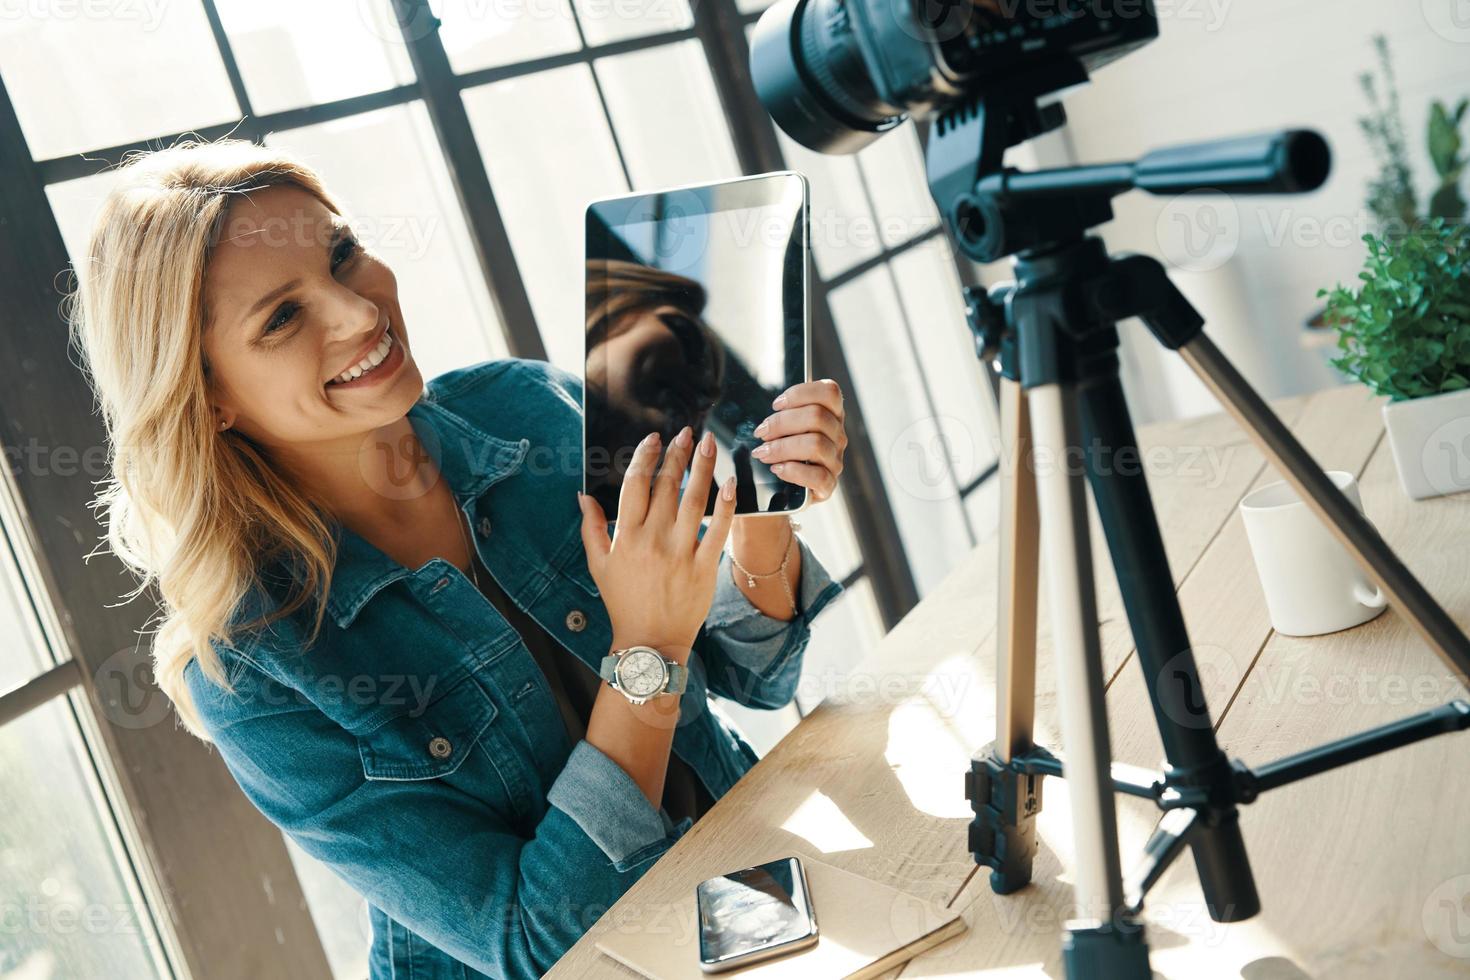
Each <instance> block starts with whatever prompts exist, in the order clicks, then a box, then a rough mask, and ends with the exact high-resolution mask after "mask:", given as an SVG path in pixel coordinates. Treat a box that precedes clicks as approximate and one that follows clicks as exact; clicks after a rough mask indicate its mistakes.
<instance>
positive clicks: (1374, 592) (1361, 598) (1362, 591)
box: [1353, 582, 1388, 609]
mask: <svg viewBox="0 0 1470 980" xmlns="http://www.w3.org/2000/svg"><path fill="white" fill-rule="evenodd" d="M1353 598H1354V599H1356V600H1358V602H1360V603H1362V604H1363V605H1364V606H1365V607H1366V608H1368V609H1382V608H1383V607H1384V606H1385V605H1387V604H1388V599H1387V597H1385V596H1384V594H1383V590H1382V589H1380V588H1379V587H1378V586H1376V585H1371V584H1369V583H1367V582H1359V583H1358V584H1357V585H1354V586H1353Z"/></svg>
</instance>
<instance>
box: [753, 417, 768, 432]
mask: <svg viewBox="0 0 1470 980" xmlns="http://www.w3.org/2000/svg"><path fill="white" fill-rule="evenodd" d="M770 427H771V420H770V419H766V420H765V421H764V422H762V423H761V424H760V425H758V426H756V427H755V434H756V435H757V436H763V435H765V434H766V430H768V429H769V428H770Z"/></svg>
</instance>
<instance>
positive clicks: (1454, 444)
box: [1419, 415, 1470, 494]
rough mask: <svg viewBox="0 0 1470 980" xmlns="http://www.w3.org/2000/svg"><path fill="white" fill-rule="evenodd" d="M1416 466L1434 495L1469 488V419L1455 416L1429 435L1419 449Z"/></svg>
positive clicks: (1469, 417) (1464, 416) (1463, 416)
mask: <svg viewBox="0 0 1470 980" xmlns="http://www.w3.org/2000/svg"><path fill="white" fill-rule="evenodd" d="M1419 464H1420V466H1422V467H1423V470H1422V472H1423V474H1424V479H1425V480H1426V481H1427V482H1428V483H1429V485H1430V486H1431V487H1433V488H1434V490H1435V492H1436V493H1440V494H1450V493H1457V492H1459V491H1461V490H1464V489H1466V488H1470V416H1466V415H1459V416H1456V417H1454V418H1452V419H1450V420H1449V421H1448V422H1445V423H1444V424H1443V425H1440V426H1439V427H1437V428H1436V429H1435V430H1434V431H1433V432H1431V433H1430V434H1429V436H1428V438H1426V439H1425V440H1424V445H1423V447H1422V448H1421V449H1420V450H1419Z"/></svg>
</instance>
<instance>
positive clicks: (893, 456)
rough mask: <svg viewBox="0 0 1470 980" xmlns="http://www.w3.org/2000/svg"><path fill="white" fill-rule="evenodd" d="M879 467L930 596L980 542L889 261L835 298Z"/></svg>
mask: <svg viewBox="0 0 1470 980" xmlns="http://www.w3.org/2000/svg"><path fill="white" fill-rule="evenodd" d="M831 304H832V314H833V317H834V318H835V319H836V321H837V332H838V335H839V336H840V338H841V340H842V347H843V350H845V351H846V352H847V360H848V365H849V366H850V368H851V370H852V374H853V384H854V385H855V387H856V389H857V390H856V392H855V393H854V394H856V396H857V397H858V399H859V400H860V403H861V404H862V407H863V417H864V418H865V419H866V420H867V423H868V431H869V434H870V435H871V437H872V442H873V452H874V453H876V454H877V457H878V466H879V471H880V472H881V473H882V474H883V483H884V486H885V487H886V488H887V490H888V498H889V503H890V504H891V505H892V507H893V511H894V518H895V519H896V520H897V522H898V528H899V534H900V535H901V537H902V538H903V543H904V550H905V552H906V553H907V555H908V559H909V565H910V567H911V568H912V569H913V572H914V579H915V582H916V583H917V585H918V588H919V594H920V595H921V596H922V595H924V594H926V593H927V592H928V590H929V589H930V588H932V587H933V586H934V585H936V584H938V583H939V581H940V580H942V579H943V578H944V576H945V574H946V573H947V572H948V571H949V569H950V568H951V567H953V565H954V563H955V562H956V561H958V560H959V559H960V558H962V557H963V556H964V555H965V554H966V553H967V552H968V551H969V550H970V548H971V546H972V544H973V542H972V540H971V538H970V532H969V528H968V525H967V523H966V520H965V514H964V512H963V510H962V509H961V507H960V500H959V493H958V490H957V488H956V486H955V483H954V474H953V472H952V471H951V469H950V465H949V464H950V459H949V451H948V447H947V445H946V442H945V439H944V437H943V435H942V432H943V430H942V429H941V428H940V426H939V425H938V424H937V420H936V419H935V415H934V409H933V408H931V407H930V404H929V402H928V400H927V399H926V398H925V391H926V386H927V384H928V381H927V380H926V379H925V377H924V375H923V373H922V372H921V371H920V369H919V365H918V364H917V363H916V362H915V360H914V355H913V351H912V350H911V349H910V347H909V339H908V336H907V333H906V331H905V328H904V322H903V317H902V315H901V312H900V308H899V304H898V296H897V294H896V293H895V292H894V289H893V284H892V282H891V280H890V278H889V272H888V269H887V267H886V266H879V267H878V268H876V269H874V270H872V271H871V272H868V273H867V274H865V275H863V276H861V277H859V278H858V279H856V280H855V281H853V282H851V283H848V284H847V285H844V286H843V287H842V288H841V289H838V290H836V291H835V292H833V293H832V295H831Z"/></svg>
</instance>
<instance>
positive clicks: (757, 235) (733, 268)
mask: <svg viewBox="0 0 1470 980" xmlns="http://www.w3.org/2000/svg"><path fill="white" fill-rule="evenodd" d="M807 254H808V244H807V185H806V181H805V179H804V178H803V177H801V175H799V174H795V173H777V174H766V175H761V176H757V177H746V178H741V179H739V180H733V181H724V182H721V183H717V184H709V185H704V186H699V187H685V188H678V189H673V190H667V191H660V192H656V193H652V194H644V195H635V196H631V197H621V198H615V199H612V200H606V201H597V202H594V203H593V204H591V205H589V207H588V209H587V261H586V290H587V307H586V309H587V317H586V333H585V339H586V354H585V375H584V377H585V394H586V405H585V410H586V414H585V431H584V438H583V450H584V455H583V466H584V474H583V478H584V490H585V492H587V493H590V494H592V495H593V496H594V497H596V499H597V501H598V503H600V504H601V505H602V508H603V511H604V512H605V513H606V514H607V517H608V519H609V520H613V519H616V516H617V505H618V494H619V492H620V490H621V488H622V477H623V474H624V473H625V472H626V470H627V467H628V463H629V461H630V460H631V458H632V455H633V450H634V449H635V448H636V447H637V445H638V443H639V442H640V441H641V440H642V439H643V437H644V436H646V435H647V434H648V433H650V432H655V431H656V432H658V433H659V435H660V436H661V437H662V438H663V442H664V445H665V446H668V445H669V443H670V442H672V440H673V438H674V437H675V436H676V435H678V433H679V430H680V429H682V428H683V427H684V426H686V425H688V426H691V427H692V428H693V430H694V437H695V439H696V440H697V439H698V438H699V437H700V436H701V435H703V434H704V432H705V430H709V431H710V432H712V433H713V434H714V437H715V439H716V441H717V443H718V445H719V454H718V459H717V463H716V468H715V483H714V485H713V486H712V487H711V489H710V493H709V499H708V501H707V504H706V507H705V513H707V514H708V513H713V511H714V501H715V492H716V491H715V487H717V486H718V485H719V484H720V483H722V482H723V481H724V480H725V479H726V478H727V477H728V476H731V475H734V476H735V477H736V513H738V514H749V513H758V512H766V513H770V512H785V511H790V510H797V509H799V508H800V507H801V506H802V504H803V503H804V501H805V490H804V488H802V487H800V486H798V485H796V484H792V483H787V482H786V481H784V480H782V479H781V478H780V477H778V476H776V475H775V474H774V473H772V472H771V470H770V468H769V467H767V466H766V465H765V464H764V463H762V462H761V461H760V460H758V459H755V458H754V457H752V456H751V455H750V452H751V450H753V449H755V448H756V447H757V446H759V445H760V444H761V442H762V441H763V440H761V439H759V438H757V437H756V436H755V435H754V430H755V428H756V426H758V425H760V423H761V422H762V421H763V420H764V419H766V418H767V417H768V416H770V415H771V414H772V413H773V411H774V410H773V409H772V408H771V401H772V399H774V398H775V397H776V395H778V394H780V393H781V392H782V391H784V390H786V389H787V388H789V387H790V386H792V385H794V384H798V383H800V382H802V381H805V380H806V379H807V376H808V368H807V360H808V341H807V336H808V334H807V317H806V311H807V301H806V262H807ZM685 478H686V481H687V473H686V475H685Z"/></svg>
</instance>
